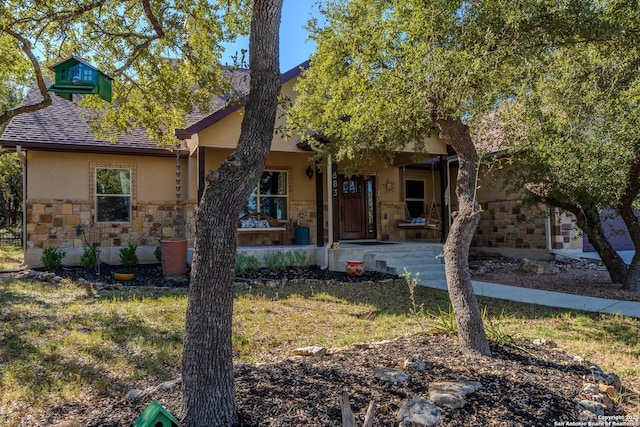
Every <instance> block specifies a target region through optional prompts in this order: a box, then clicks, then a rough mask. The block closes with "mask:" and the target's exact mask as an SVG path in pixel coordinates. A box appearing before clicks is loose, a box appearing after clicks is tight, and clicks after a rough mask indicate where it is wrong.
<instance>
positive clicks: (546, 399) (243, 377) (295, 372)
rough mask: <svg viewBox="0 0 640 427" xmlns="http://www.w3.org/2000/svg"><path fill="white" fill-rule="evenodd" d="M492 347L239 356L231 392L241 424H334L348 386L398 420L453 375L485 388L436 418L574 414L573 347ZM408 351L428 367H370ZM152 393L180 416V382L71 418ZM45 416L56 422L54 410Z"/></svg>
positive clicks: (439, 341)
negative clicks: (256, 359)
mask: <svg viewBox="0 0 640 427" xmlns="http://www.w3.org/2000/svg"><path fill="white" fill-rule="evenodd" d="M492 352H493V356H494V357H492V358H476V359H469V358H467V357H465V356H463V355H462V352H461V351H460V349H459V346H458V343H457V341H456V340H455V338H452V337H449V336H438V335H428V336H417V337H404V338H400V339H397V340H393V341H388V342H384V343H380V344H371V345H368V346H363V347H360V346H354V347H350V348H347V349H342V350H337V351H332V352H329V353H327V355H325V356H322V357H319V358H313V357H303V356H292V355H283V357H282V360H281V361H278V362H274V363H265V364H255V365H239V366H238V367H237V368H236V390H237V396H236V401H237V405H238V413H239V415H240V417H241V419H242V422H241V425H242V426H274V427H275V426H340V425H341V414H340V407H339V405H338V402H337V396H338V395H339V394H340V393H341V392H342V391H347V392H348V394H349V397H350V403H351V407H352V409H353V411H354V413H355V415H356V419H357V420H358V422H359V423H362V421H363V419H364V415H365V412H366V409H367V406H368V404H369V402H370V401H371V400H374V401H376V403H377V411H376V417H375V420H376V424H375V425H378V426H384V425H388V426H395V425H397V420H396V413H397V411H398V409H399V408H400V406H402V405H403V404H405V403H406V402H407V401H408V400H410V399H411V398H413V397H414V396H416V395H420V396H423V397H425V398H428V385H429V383H430V382H434V381H459V380H463V381H464V380H469V381H480V382H481V383H482V388H481V389H480V390H478V391H476V392H475V393H472V394H470V395H468V396H467V399H466V400H467V403H466V405H465V406H464V407H463V408H462V409H447V408H441V411H442V416H443V419H442V421H441V423H439V424H438V426H443V427H448V426H456V427H459V426H501V427H504V426H534V425H535V426H552V425H554V423H555V422H560V421H575V420H577V419H578V418H577V417H578V412H579V411H578V409H577V407H576V401H578V400H580V399H582V397H581V388H582V386H583V383H584V376H585V375H587V374H588V373H589V370H588V369H587V368H585V367H583V366H580V365H578V364H576V362H575V361H574V360H573V356H571V355H569V354H566V353H565V352H563V351H559V350H550V349H546V348H543V347H537V346H533V345H532V344H529V343H525V342H523V343H521V348H513V347H506V346H504V345H501V344H497V343H493V344H492ZM410 355H418V356H420V357H421V358H422V359H423V360H424V361H425V362H426V369H425V370H423V371H414V370H407V372H408V373H409V375H410V378H409V380H408V381H406V382H403V383H395V384H391V383H384V382H381V381H380V380H378V379H376V378H374V376H373V375H372V373H373V371H374V369H376V368H380V367H395V368H402V366H403V362H404V360H405V359H406V358H407V357H408V356H410ZM152 399H155V400H157V401H158V402H160V403H161V404H162V405H163V406H164V407H165V408H167V409H168V410H169V411H170V412H171V413H173V414H174V415H176V416H177V417H180V413H181V401H180V387H179V385H177V386H176V387H175V388H173V389H171V390H168V391H163V392H159V393H157V394H154V395H152V396H147V397H146V398H143V399H139V400H126V399H120V400H114V401H111V402H101V407H102V411H101V412H99V411H95V412H93V413H88V414H82V413H78V412H77V413H76V416H75V417H73V418H75V420H78V421H80V420H82V422H80V423H79V424H77V425H82V426H90V427H124V426H129V425H131V423H132V422H133V420H135V418H136V417H137V416H138V415H139V414H140V413H141V412H142V411H143V410H144V408H145V407H146V405H148V404H149V403H150V401H151V400H152ZM107 404H108V405H107ZM78 409H79V408H78ZM87 409H88V408H86V407H85V410H87ZM95 409H98V408H95ZM66 410H67V411H69V410H71V412H75V411H73V409H72V408H69V407H67V408H66ZM52 412H54V413H55V412H57V411H56V408H52ZM67 413H69V412H67ZM56 418H57V417H56ZM52 421H53V422H52ZM48 422H50V423H52V424H54V425H55V421H54V419H49V420H48ZM74 425H76V424H74Z"/></svg>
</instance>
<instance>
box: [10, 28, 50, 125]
mask: <svg viewBox="0 0 640 427" xmlns="http://www.w3.org/2000/svg"><path fill="white" fill-rule="evenodd" d="M2 31H4V32H5V33H6V34H8V35H10V36H11V37H13V38H14V39H16V40H18V41H19V42H20V48H21V49H22V51H23V52H24V53H25V55H27V58H29V61H30V62H31V66H32V67H33V72H34V74H35V77H36V82H37V84H38V89H39V90H40V94H41V95H42V101H40V102H38V103H36V104H31V105H21V106H19V107H16V108H14V109H11V110H9V111H6V112H4V113H2V115H0V125H1V124H4V123H6V122H8V121H9V120H10V119H11V118H13V117H15V116H17V115H18V114H23V113H30V112H32V111H37V110H41V109H43V108H46V107H48V106H49V105H51V95H50V94H49V92H48V90H47V85H46V84H45V82H44V78H43V76H42V68H41V67H40V62H39V61H38V58H36V56H35V55H34V54H33V51H32V50H31V42H30V41H29V40H27V39H26V38H25V37H23V36H22V35H21V34H19V33H17V32H14V31H13V30H11V29H9V28H3V29H2Z"/></svg>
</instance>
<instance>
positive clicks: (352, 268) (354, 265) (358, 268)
mask: <svg viewBox="0 0 640 427" xmlns="http://www.w3.org/2000/svg"><path fill="white" fill-rule="evenodd" d="M346 271H347V275H349V276H362V275H363V274H364V261H347V268H346Z"/></svg>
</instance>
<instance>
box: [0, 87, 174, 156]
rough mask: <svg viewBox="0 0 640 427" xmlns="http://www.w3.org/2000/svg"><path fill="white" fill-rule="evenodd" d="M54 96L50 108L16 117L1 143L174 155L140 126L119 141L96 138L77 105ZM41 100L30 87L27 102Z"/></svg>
mask: <svg viewBox="0 0 640 427" xmlns="http://www.w3.org/2000/svg"><path fill="white" fill-rule="evenodd" d="M51 98H52V104H51V105H50V106H49V107H47V108H44V109H42V110H38V111H34V112H32V113H27V114H20V115H18V116H16V117H14V118H13V119H12V120H11V121H10V122H9V123H8V124H7V127H6V129H5V131H4V133H3V134H2V136H1V137H0V145H2V146H5V147H15V146H16V145H21V146H23V147H24V148H38V149H42V150H56V151H78V152H86V151H99V152H115V153H130V154H145V155H175V154H174V153H173V152H172V151H171V150H168V149H166V148H162V147H159V146H158V145H157V144H156V143H155V142H153V141H151V140H150V139H149V138H148V136H147V134H146V132H145V130H144V129H141V128H136V129H134V130H133V132H132V133H131V135H127V134H119V135H118V142H117V144H116V143H111V142H109V141H107V140H103V139H96V138H95V134H94V133H93V132H92V131H91V129H90V128H89V124H88V123H87V121H86V120H84V119H83V118H81V117H80V116H79V115H78V109H79V107H78V106H77V105H75V104H74V103H73V102H72V101H67V100H66V99H62V98H60V97H59V96H55V95H52V96H51ZM41 99H42V95H41V94H40V92H39V91H38V89H31V90H30V91H29V92H28V94H27V96H26V98H25V100H24V104H27V105H28V104H35V103H36V102H38V101H39V100H41ZM185 149H186V147H185Z"/></svg>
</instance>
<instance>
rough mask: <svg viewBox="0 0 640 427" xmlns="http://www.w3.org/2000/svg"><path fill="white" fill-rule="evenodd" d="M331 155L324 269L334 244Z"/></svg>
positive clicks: (328, 169) (328, 160) (328, 162)
mask: <svg viewBox="0 0 640 427" xmlns="http://www.w3.org/2000/svg"><path fill="white" fill-rule="evenodd" d="M331 178H332V177H331V157H330V156H329V158H328V159H327V226H328V227H329V229H328V230H327V231H328V237H327V244H326V245H325V247H324V265H323V266H322V267H320V268H321V269H322V270H326V269H328V268H329V249H331V246H332V245H333V195H332V194H333V193H332V191H331V189H332V187H331V184H332V182H331Z"/></svg>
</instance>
